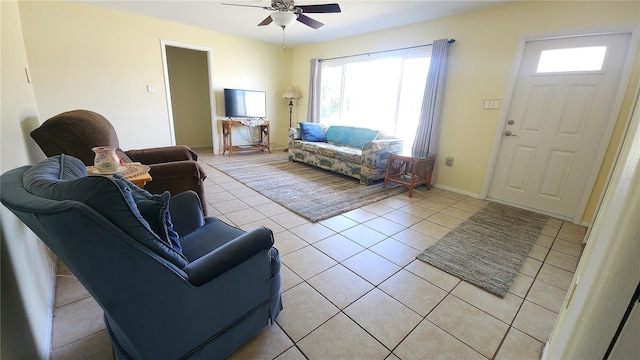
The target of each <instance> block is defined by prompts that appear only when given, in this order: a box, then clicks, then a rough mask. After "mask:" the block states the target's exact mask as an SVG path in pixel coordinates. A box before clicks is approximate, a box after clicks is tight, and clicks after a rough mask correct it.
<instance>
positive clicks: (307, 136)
mask: <svg viewBox="0 0 640 360" xmlns="http://www.w3.org/2000/svg"><path fill="white" fill-rule="evenodd" d="M300 132H301V133H302V141H311V142H326V141H327V137H326V136H325V134H324V127H323V126H322V124H320V123H311V122H301V123H300Z"/></svg>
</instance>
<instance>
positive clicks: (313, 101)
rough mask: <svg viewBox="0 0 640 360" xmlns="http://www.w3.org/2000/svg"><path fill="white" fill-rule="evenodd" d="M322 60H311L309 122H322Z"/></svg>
mask: <svg viewBox="0 0 640 360" xmlns="http://www.w3.org/2000/svg"><path fill="white" fill-rule="evenodd" d="M320 62H321V60H320V59H311V71H310V78H309V97H308V98H309V105H308V107H307V121H309V122H315V123H317V122H320V86H321V85H322V81H321V80H320V75H321V73H322V71H320Z"/></svg>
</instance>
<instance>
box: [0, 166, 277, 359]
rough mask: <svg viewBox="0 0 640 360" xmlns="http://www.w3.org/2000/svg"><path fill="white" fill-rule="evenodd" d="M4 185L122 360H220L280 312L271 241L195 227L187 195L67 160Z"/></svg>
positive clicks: (15, 174) (14, 176)
mask: <svg viewBox="0 0 640 360" xmlns="http://www.w3.org/2000/svg"><path fill="white" fill-rule="evenodd" d="M0 186H1V187H2V193H1V194H0V198H1V200H2V204H3V205H4V206H5V207H7V208H8V209H9V210H11V211H12V212H13V213H14V214H15V215H16V216H17V217H18V218H19V219H20V220H21V221H22V222H24V223H25V224H26V225H27V226H28V227H29V228H31V230H33V231H34V232H35V233H36V235H38V237H40V239H41V240H42V241H43V242H44V243H45V244H46V245H47V246H48V247H49V248H50V249H51V250H52V251H53V252H54V253H55V254H56V255H57V256H58V258H60V259H61V260H62V262H64V263H65V264H66V265H67V267H68V268H69V269H70V270H71V271H72V272H73V274H74V275H75V276H76V277H77V278H78V280H79V281H80V282H81V283H82V284H83V285H84V286H85V287H86V289H87V290H88V291H89V293H90V294H91V295H92V296H93V298H94V299H95V300H96V302H97V303H98V304H99V305H100V307H101V308H102V309H103V311H104V321H105V324H106V327H107V331H108V333H109V336H110V338H111V343H112V345H113V349H114V352H115V355H116V357H117V358H118V359H223V358H225V357H227V356H228V355H230V354H232V353H233V352H234V351H235V350H236V349H237V348H239V347H240V346H242V344H244V343H245V342H246V341H248V340H249V339H250V338H251V337H253V336H254V335H255V334H257V333H258V332H259V331H260V330H261V329H262V328H263V327H264V326H265V325H267V323H268V322H269V321H271V323H273V322H274V321H275V319H276V317H277V316H278V314H279V313H280V310H281V309H282V305H281V292H280V281H281V278H280V257H279V255H278V251H277V250H276V249H275V248H274V247H273V234H272V232H271V230H269V229H267V228H265V227H258V228H256V229H253V230H251V231H249V232H245V231H243V230H241V229H238V228H235V227H233V226H230V225H228V224H226V223H224V222H222V221H220V220H218V219H216V218H213V217H203V215H202V210H201V207H200V200H199V198H198V196H197V194H196V193H195V192H193V191H188V192H184V193H181V194H178V195H175V196H173V197H170V195H169V193H168V192H165V193H163V194H156V195H152V194H149V193H148V192H146V191H144V190H142V189H139V188H138V187H136V186H135V185H133V184H131V183H130V182H128V181H127V180H126V179H124V178H120V177H117V176H114V177H113V178H109V177H105V176H100V175H96V176H87V172H86V168H85V165H84V164H83V163H82V162H81V161H80V160H78V159H76V158H73V157H71V156H66V155H59V156H54V157H51V158H49V159H46V160H44V161H42V162H41V163H39V164H37V165H35V166H33V167H31V166H24V167H21V168H17V169H14V170H11V171H8V172H6V173H5V174H3V175H2V176H0ZM79 356H81V355H80V354H79Z"/></svg>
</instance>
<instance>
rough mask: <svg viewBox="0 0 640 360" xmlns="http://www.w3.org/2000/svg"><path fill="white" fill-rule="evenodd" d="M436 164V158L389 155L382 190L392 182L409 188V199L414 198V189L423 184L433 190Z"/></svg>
mask: <svg viewBox="0 0 640 360" xmlns="http://www.w3.org/2000/svg"><path fill="white" fill-rule="evenodd" d="M435 163H436V157H435V156H430V157H413V156H411V155H403V154H389V158H387V172H386V174H385V176H384V184H382V188H383V189H384V188H385V187H386V186H387V182H388V181H391V182H394V183H396V184H400V185H403V186H407V187H408V188H409V197H413V189H414V188H415V187H418V186H420V185H422V184H425V185H427V190H431V174H432V173H433V167H434V166H435Z"/></svg>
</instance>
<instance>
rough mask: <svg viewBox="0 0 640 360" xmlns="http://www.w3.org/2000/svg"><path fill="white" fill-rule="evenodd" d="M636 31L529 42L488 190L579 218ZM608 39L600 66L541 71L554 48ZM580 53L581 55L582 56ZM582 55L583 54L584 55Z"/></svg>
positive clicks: (499, 196) (492, 195) (501, 198)
mask: <svg viewBox="0 0 640 360" xmlns="http://www.w3.org/2000/svg"><path fill="white" fill-rule="evenodd" d="M630 38H631V36H630V34H612V35H592V36H578V37H571V38H561V39H552V40H540V41H531V42H528V43H527V44H526V46H525V50H524V54H523V58H522V63H521V65H520V69H519V72H518V78H517V80H516V86H515V88H514V93H513V98H512V101H511V105H510V108H509V110H508V113H507V116H508V120H509V122H507V124H505V127H504V129H503V131H504V133H505V136H503V137H502V140H501V143H500V149H499V151H498V156H497V159H496V166H495V169H494V173H493V177H492V180H491V184H490V186H489V193H488V197H489V198H491V199H495V200H498V201H501V202H506V203H511V204H513V205H516V206H520V207H525V208H531V209H535V210H540V211H542V212H546V213H550V214H553V215H557V216H559V217H562V218H573V217H574V216H575V214H576V212H577V210H578V206H579V205H580V202H581V200H582V197H583V193H584V192H585V191H588V192H591V189H590V188H589V189H587V188H586V187H587V182H588V179H589V177H590V176H591V173H592V172H593V171H594V170H595V171H597V170H598V169H599V166H600V164H595V161H594V159H595V158H596V157H597V155H598V151H599V150H600V148H601V145H606V144H607V143H608V141H609V138H604V136H603V134H605V133H606V129H607V128H608V127H609V123H608V122H609V121H615V117H613V116H611V113H612V110H613V108H612V106H613V103H614V96H615V94H616V91H617V89H618V84H619V81H620V77H621V73H622V68H623V65H624V61H625V58H626V54H627V51H628V46H629V42H630ZM594 46H606V51H607V52H606V57H605V59H604V60H603V62H602V64H603V65H602V68H601V69H597V68H596V69H595V70H589V71H584V70H580V71H571V67H570V66H565V65H563V66H562V69H563V71H561V72H538V62H539V59H540V57H541V55H542V54H543V52H545V51H547V50H558V49H574V48H580V49H582V48H588V47H594ZM578 60H579V59H578ZM578 60H576V62H578Z"/></svg>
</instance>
